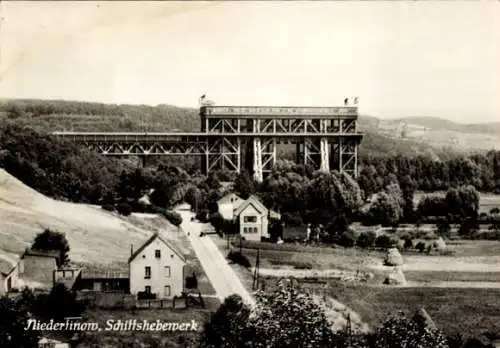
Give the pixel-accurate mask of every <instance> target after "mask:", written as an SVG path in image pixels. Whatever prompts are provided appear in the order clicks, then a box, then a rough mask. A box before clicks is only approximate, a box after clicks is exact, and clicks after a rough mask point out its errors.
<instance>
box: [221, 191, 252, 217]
mask: <svg viewBox="0 0 500 348" xmlns="http://www.w3.org/2000/svg"><path fill="white" fill-rule="evenodd" d="M244 201H245V200H244V199H243V198H241V197H240V196H238V195H237V194H235V193H230V194H227V195H225V196H224V197H222V198H221V199H219V200H218V201H217V207H218V209H219V214H221V215H222V217H223V218H224V219H226V220H233V219H234V217H235V216H234V211H235V209H236V208H238V207H239V206H240V204H242V203H243V202H244Z"/></svg>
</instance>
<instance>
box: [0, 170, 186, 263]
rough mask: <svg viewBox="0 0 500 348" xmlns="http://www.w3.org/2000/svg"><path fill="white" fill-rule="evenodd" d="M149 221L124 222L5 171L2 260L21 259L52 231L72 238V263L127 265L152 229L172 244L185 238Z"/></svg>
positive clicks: (0, 209)
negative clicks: (57, 196) (133, 249)
mask: <svg viewBox="0 0 500 348" xmlns="http://www.w3.org/2000/svg"><path fill="white" fill-rule="evenodd" d="M144 220H146V219H140V218H138V217H135V216H131V217H122V216H119V215H116V214H113V213H109V212H106V211H104V210H102V209H101V208H99V207H96V206H90V205H85V204H75V203H67V202H61V201H56V200H53V199H51V198H48V197H46V196H44V195H42V194H40V193H38V192H36V191H35V190H33V189H31V188H29V187H27V186H26V185H24V184H23V183H22V182H20V181H19V180H17V179H16V178H14V177H12V176H11V175H10V174H8V173H7V172H5V171H4V170H3V169H0V255H3V257H2V258H10V259H17V257H18V255H19V254H20V253H22V252H23V250H24V249H25V248H26V247H27V246H29V245H30V244H31V243H32V241H33V239H34V237H35V236H36V235H37V234H38V233H40V232H42V231H43V230H44V229H45V228H50V229H53V230H56V231H59V232H64V233H66V238H67V239H68V242H69V244H70V248H71V250H70V255H69V256H70V259H71V260H72V261H74V262H78V263H88V264H99V265H106V264H110V265H111V264H112V265H114V266H116V265H118V264H120V265H123V264H126V262H127V258H128V256H129V255H130V244H133V245H134V247H136V248H137V247H138V246H139V245H140V244H141V243H143V242H144V241H145V240H146V239H147V238H148V237H149V236H150V235H151V233H152V230H162V231H163V232H164V233H165V234H167V235H168V237H169V238H170V237H171V238H172V239H175V238H176V237H175V235H176V234H179V232H178V229H177V228H176V227H173V226H172V225H170V224H169V223H168V222H167V221H166V220H164V219H163V218H160V217H151V218H149V219H147V220H150V221H144ZM179 247H180V248H181V249H183V248H182V247H181V246H179ZM182 251H183V252H185V253H189V251H188V250H184V249H183V250H182Z"/></svg>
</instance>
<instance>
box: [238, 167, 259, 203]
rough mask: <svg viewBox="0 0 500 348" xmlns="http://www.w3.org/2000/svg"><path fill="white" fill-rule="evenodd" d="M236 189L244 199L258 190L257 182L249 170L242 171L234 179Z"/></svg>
mask: <svg viewBox="0 0 500 348" xmlns="http://www.w3.org/2000/svg"><path fill="white" fill-rule="evenodd" d="M233 187H234V190H235V191H236V193H237V194H238V195H239V196H240V197H241V198H243V199H247V198H248V197H250V195H253V194H254V193H255V192H256V183H255V181H254V180H253V179H252V177H251V176H250V174H249V173H248V172H247V171H242V172H241V173H240V174H238V176H237V177H236V179H235V180H234V186H233Z"/></svg>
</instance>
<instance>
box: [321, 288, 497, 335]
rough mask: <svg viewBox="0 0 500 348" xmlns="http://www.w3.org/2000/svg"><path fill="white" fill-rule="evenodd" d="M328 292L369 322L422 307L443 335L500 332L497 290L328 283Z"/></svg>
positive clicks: (373, 322)
mask: <svg viewBox="0 0 500 348" xmlns="http://www.w3.org/2000/svg"><path fill="white" fill-rule="evenodd" d="M328 294H329V295H330V296H332V297H333V298H335V299H337V300H338V301H340V302H342V303H344V304H345V305H347V306H349V307H351V308H352V309H353V310H355V311H356V312H357V313H358V314H359V315H361V317H362V319H363V320H364V321H365V322H367V323H369V324H370V325H378V324H380V323H381V322H383V321H384V320H385V319H386V318H387V316H388V315H389V314H395V313H397V311H403V312H406V313H412V312H414V311H415V310H416V309H417V308H419V307H424V308H425V309H426V310H427V311H428V313H429V315H430V316H431V317H432V318H433V319H434V321H435V322H436V325H437V326H438V327H439V328H440V329H442V330H443V331H444V332H445V333H446V334H448V335H453V334H459V333H460V334H463V335H466V336H479V335H481V334H484V333H485V332H491V333H497V334H498V333H500V310H499V309H500V307H499V302H500V289H451V288H425V287H418V288H384V287H380V288H372V287H363V286H346V285H343V284H337V285H335V284H331V285H330V287H329V289H328Z"/></svg>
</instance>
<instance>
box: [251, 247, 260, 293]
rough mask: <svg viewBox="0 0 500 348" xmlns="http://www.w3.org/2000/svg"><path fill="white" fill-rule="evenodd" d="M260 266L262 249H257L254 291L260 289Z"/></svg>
mask: <svg viewBox="0 0 500 348" xmlns="http://www.w3.org/2000/svg"><path fill="white" fill-rule="evenodd" d="M259 264H260V249H257V259H256V260H255V270H254V273H253V283H252V290H257V289H258V288H259Z"/></svg>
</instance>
